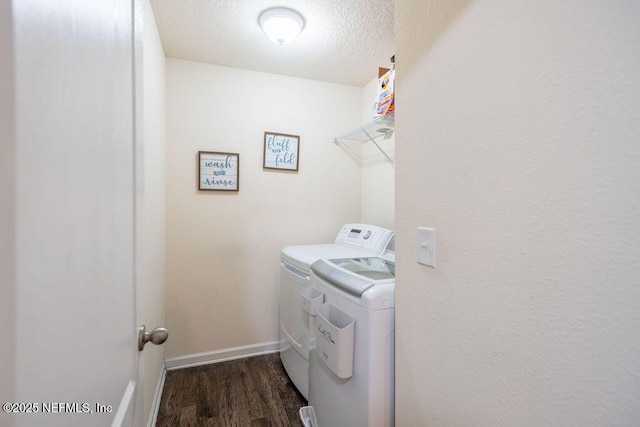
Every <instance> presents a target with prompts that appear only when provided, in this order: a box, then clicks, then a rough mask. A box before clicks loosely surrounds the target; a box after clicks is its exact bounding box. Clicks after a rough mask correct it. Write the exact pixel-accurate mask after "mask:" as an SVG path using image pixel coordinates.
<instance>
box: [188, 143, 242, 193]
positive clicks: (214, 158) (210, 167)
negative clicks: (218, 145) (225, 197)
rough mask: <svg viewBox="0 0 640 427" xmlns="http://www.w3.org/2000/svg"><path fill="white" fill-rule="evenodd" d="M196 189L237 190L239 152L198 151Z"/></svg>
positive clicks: (238, 185) (238, 181)
mask: <svg viewBox="0 0 640 427" xmlns="http://www.w3.org/2000/svg"><path fill="white" fill-rule="evenodd" d="M198 190H204V191H239V190H240V154H238V153H222V152H219V151H198Z"/></svg>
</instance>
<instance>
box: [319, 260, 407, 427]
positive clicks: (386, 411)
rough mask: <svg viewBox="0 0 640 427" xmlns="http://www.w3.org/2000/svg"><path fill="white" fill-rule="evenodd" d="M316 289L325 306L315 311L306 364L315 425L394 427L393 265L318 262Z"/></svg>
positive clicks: (388, 261) (384, 262)
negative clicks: (307, 363)
mask: <svg viewBox="0 0 640 427" xmlns="http://www.w3.org/2000/svg"><path fill="white" fill-rule="evenodd" d="M311 287H312V288H313V289H314V290H315V292H316V293H317V294H318V295H320V294H322V295H323V298H322V300H323V301H324V303H323V304H322V305H320V306H319V307H318V308H317V309H316V320H315V323H316V327H315V328H314V329H313V330H312V338H311V341H312V342H313V343H314V345H313V346H312V349H311V352H310V359H309V362H310V376H309V405H310V406H311V407H312V408H313V411H314V412H315V416H316V417H317V425H318V426H320V427H327V426H331V427H347V426H367V427H390V426H393V425H394V422H395V421H394V393H395V373H394V358H395V350H394V343H395V320H394V315H395V303H394V292H395V263H394V259H393V258H389V257H369V258H356V259H331V260H319V261H316V262H315V263H313V264H312V265H311Z"/></svg>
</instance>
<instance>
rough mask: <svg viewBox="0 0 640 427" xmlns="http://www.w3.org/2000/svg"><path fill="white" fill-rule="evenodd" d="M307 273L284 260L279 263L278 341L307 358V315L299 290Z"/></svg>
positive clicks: (305, 282)
mask: <svg viewBox="0 0 640 427" xmlns="http://www.w3.org/2000/svg"><path fill="white" fill-rule="evenodd" d="M307 286H309V275H308V274H306V273H305V272H304V271H302V270H300V269H298V268H296V267H293V266H291V265H290V264H288V263H286V262H284V261H283V262H281V263H280V343H281V345H282V347H283V348H284V347H285V346H291V347H293V348H294V349H295V350H296V352H298V353H299V354H300V355H301V356H302V357H304V359H305V360H309V315H308V314H307V313H306V312H305V311H304V310H303V309H302V297H301V296H300V291H302V290H303V289H304V288H306V287H307Z"/></svg>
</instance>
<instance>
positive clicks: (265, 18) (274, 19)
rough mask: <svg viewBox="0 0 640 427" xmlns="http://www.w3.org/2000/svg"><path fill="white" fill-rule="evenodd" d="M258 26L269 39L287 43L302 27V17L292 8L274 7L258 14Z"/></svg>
mask: <svg viewBox="0 0 640 427" xmlns="http://www.w3.org/2000/svg"><path fill="white" fill-rule="evenodd" d="M260 26H261V27H262V29H263V30H264V32H265V33H266V34H267V37H269V38H270V39H271V40H273V41H274V42H276V43H278V44H281V45H282V44H287V43H289V42H290V41H291V40H293V39H295V38H296V36H297V35H298V34H299V33H300V31H302V29H303V28H304V19H303V18H302V16H301V15H300V14H299V13H298V12H296V11H295V10H292V9H287V8H285V7H274V8H273V9H267V10H265V11H264V12H262V13H261V14H260Z"/></svg>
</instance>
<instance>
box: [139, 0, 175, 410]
mask: <svg viewBox="0 0 640 427" xmlns="http://www.w3.org/2000/svg"><path fill="white" fill-rule="evenodd" d="M143 6H144V15H143V16H144V47H143V75H144V79H143V80H144V95H143V96H144V98H143V99H144V102H143V110H144V112H143V114H144V116H143V117H144V120H143V121H144V129H143V141H144V153H143V157H144V195H143V205H142V228H143V229H142V233H143V234H142V235H143V242H142V256H143V260H142V277H141V280H140V283H139V284H138V286H139V287H140V288H141V289H139V291H138V292H139V295H141V296H142V298H139V300H138V310H139V313H138V318H139V319H140V320H141V322H142V323H144V324H145V325H146V326H147V329H149V330H150V329H153V328H155V327H157V326H164V325H165V315H164V307H165V301H164V295H165V261H166V188H167V180H166V175H167V146H166V135H165V129H166V113H165V112H166V103H165V58H164V50H163V49H162V44H161V42H160V36H159V34H158V28H157V27H156V22H155V19H154V16H153V10H152V9H151V4H150V3H149V1H148V0H145V1H144V2H143ZM169 333H170V335H171V331H169ZM164 351H165V346H164V345H160V346H156V345H151V344H148V345H147V346H145V349H144V351H143V352H142V353H140V356H141V357H142V358H143V359H144V360H143V361H142V363H141V367H142V369H143V370H144V371H143V378H144V414H145V416H146V417H149V416H150V415H151V416H152V415H153V414H150V411H151V406H152V403H153V398H154V394H155V392H156V389H157V384H158V381H159V380H160V377H161V374H162V370H163V368H164Z"/></svg>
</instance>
